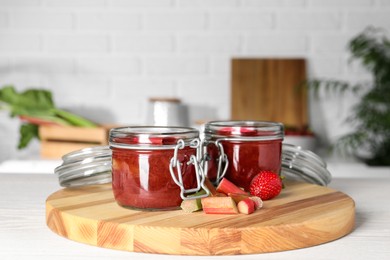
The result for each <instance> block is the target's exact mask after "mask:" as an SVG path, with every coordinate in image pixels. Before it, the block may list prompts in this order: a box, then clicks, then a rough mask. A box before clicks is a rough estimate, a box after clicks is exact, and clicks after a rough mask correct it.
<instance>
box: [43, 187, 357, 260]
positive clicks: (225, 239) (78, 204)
mask: <svg viewBox="0 0 390 260" xmlns="http://www.w3.org/2000/svg"><path fill="white" fill-rule="evenodd" d="M354 219H355V203H354V201H353V200H352V199H351V198H350V197H349V196H347V195H346V194H344V193H342V192H339V191H337V190H333V189H330V188H327V187H322V186H317V185H313V184H307V183H300V182H287V183H286V188H285V189H284V190H283V191H282V193H281V194H280V195H279V196H278V197H277V198H274V199H272V200H269V201H265V202H264V207H263V208H262V209H260V210H257V211H256V212H255V213H253V214H250V215H244V214H235V215H207V214H205V213H203V212H196V213H185V212H183V211H181V210H173V211H150V212H149V211H136V210H129V209H125V208H122V207H120V206H118V205H117V204H116V202H115V200H114V198H113V194H112V190H111V184H104V185H96V186H90V187H83V188H79V189H69V188H66V189H62V190H59V191H57V192H55V193H53V194H52V195H50V196H49V197H48V198H47V201H46V221H47V225H48V227H49V228H50V229H51V230H52V231H54V232H55V233H57V234H59V235H61V236H63V237H66V238H68V239H71V240H74V241H78V242H82V243H86V244H90V245H94V246H99V247H105V248H112V249H119V250H127V251H132V252H144V253H160V254H175V255H176V254H178V255H237V254H253V253H265V252H275V251H284V250H290V249H297V248H304V247H309V246H314V245H318V244H322V243H325V242H329V241H332V240H335V239H338V238H340V237H342V236H344V235H347V234H348V233H350V232H351V231H352V229H353V228H354V222H355V221H354Z"/></svg>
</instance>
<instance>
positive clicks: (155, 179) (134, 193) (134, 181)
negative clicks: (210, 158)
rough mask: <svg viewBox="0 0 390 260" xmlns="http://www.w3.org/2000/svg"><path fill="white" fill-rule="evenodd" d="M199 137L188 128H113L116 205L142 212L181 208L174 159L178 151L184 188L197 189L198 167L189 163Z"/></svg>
mask: <svg viewBox="0 0 390 260" xmlns="http://www.w3.org/2000/svg"><path fill="white" fill-rule="evenodd" d="M198 136H199V132H198V131H197V130H196V129H193V128H186V127H122V128H114V129H111V131H110V148H111V150H112V189H113V193H114V197H115V200H116V202H117V203H118V204H119V205H121V206H123V207H127V208H132V209H141V210H169V209H175V208H178V207H179V206H180V203H181V201H182V198H181V196H180V194H181V188H180V186H178V185H177V184H176V183H175V181H174V179H173V178H172V175H171V174H172V172H171V170H170V163H171V159H172V158H173V157H174V151H175V148H176V150H177V155H176V157H175V158H176V160H177V165H178V167H180V170H181V176H182V184H183V186H184V188H185V189H191V188H194V187H196V184H197V182H196V172H195V167H194V165H193V164H191V163H188V162H189V161H190V157H191V156H192V155H193V156H196V152H197V148H194V147H193V146H192V145H191V142H192V141H193V140H194V139H197V138H198ZM179 143H180V144H182V145H180V144H179ZM178 146H179V147H178ZM172 168H173V169H174V171H173V174H174V176H175V177H176V179H180V178H179V176H178V172H177V168H176V167H172Z"/></svg>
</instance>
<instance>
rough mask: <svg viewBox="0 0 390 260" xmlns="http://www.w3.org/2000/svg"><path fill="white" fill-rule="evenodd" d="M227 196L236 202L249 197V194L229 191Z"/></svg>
mask: <svg viewBox="0 0 390 260" xmlns="http://www.w3.org/2000/svg"><path fill="white" fill-rule="evenodd" d="M228 196H229V197H231V198H232V199H233V200H234V201H235V202H236V203H238V202H240V201H242V200H244V199H247V198H249V197H250V196H251V195H250V194H242V193H229V194H228Z"/></svg>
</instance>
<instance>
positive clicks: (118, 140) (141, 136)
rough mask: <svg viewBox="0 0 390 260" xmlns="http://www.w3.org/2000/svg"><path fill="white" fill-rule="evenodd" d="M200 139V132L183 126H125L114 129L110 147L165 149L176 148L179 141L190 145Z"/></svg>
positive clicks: (111, 134) (111, 132) (110, 135)
mask: <svg viewBox="0 0 390 260" xmlns="http://www.w3.org/2000/svg"><path fill="white" fill-rule="evenodd" d="M197 138H199V131H198V130H197V129H195V128H192V127H181V126H125V127H118V128H113V129H111V130H110V133H109V144H110V147H118V148H132V147H144V148H148V147H153V148H158V147H164V148H171V147H174V146H176V144H177V142H178V141H179V140H183V141H184V143H185V144H186V145H189V144H190V143H191V142H192V141H193V140H194V139H197Z"/></svg>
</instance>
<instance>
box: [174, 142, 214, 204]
mask: <svg viewBox="0 0 390 260" xmlns="http://www.w3.org/2000/svg"><path fill="white" fill-rule="evenodd" d="M199 146H200V141H199V139H194V140H192V141H191V143H190V147H191V148H196V149H197V153H196V156H195V155H191V156H190V160H189V161H188V162H187V165H190V164H192V165H194V167H195V175H196V183H197V186H196V188H192V189H185V187H184V184H183V176H182V172H181V165H182V163H181V162H179V161H178V159H177V154H178V152H179V149H183V148H184V147H185V143H184V141H183V140H182V139H179V140H178V142H177V144H176V146H175V148H174V152H173V157H172V158H171V160H170V163H169V171H170V173H171V177H172V179H173V181H174V182H175V183H176V185H177V186H179V187H180V197H181V198H182V199H183V200H188V199H198V198H204V197H207V196H209V194H210V191H209V190H208V189H207V187H206V186H205V184H204V181H205V179H206V176H205V175H204V173H203V170H202V168H201V167H200V164H199V161H198V159H199V158H200V157H199V156H200V153H199V151H198V150H199ZM174 168H176V172H177V177H176V174H175V170H174ZM201 189H203V190H204V191H205V192H206V193H205V194H201V195H191V196H185V194H189V193H195V192H198V191H200V190H201Z"/></svg>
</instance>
